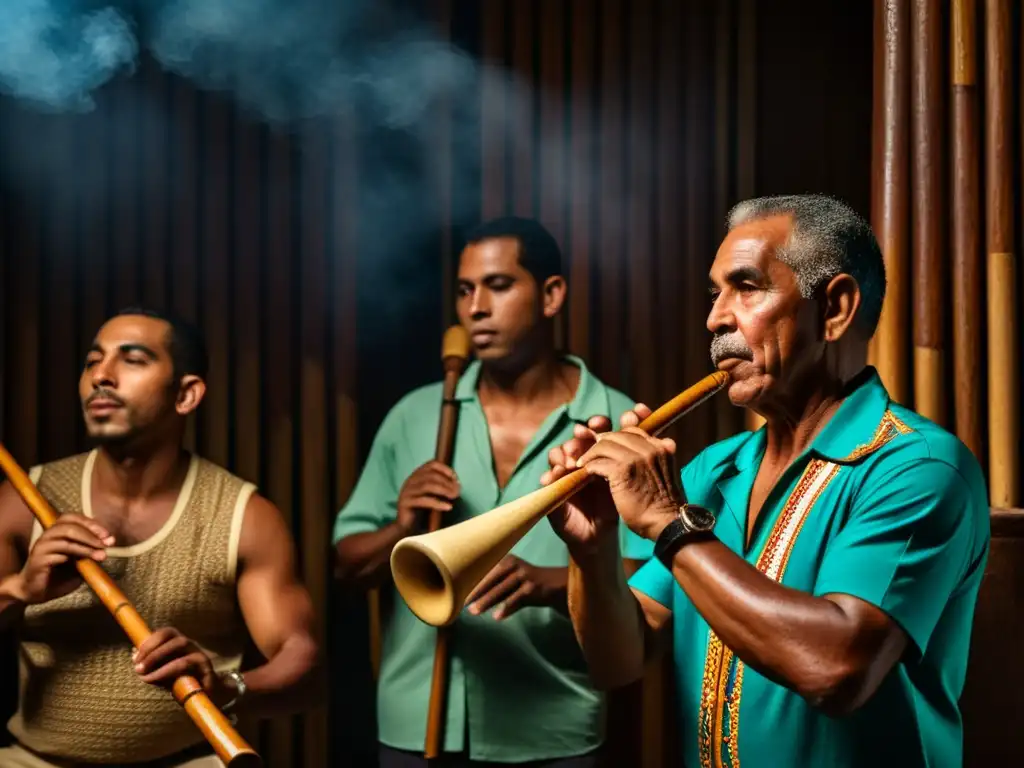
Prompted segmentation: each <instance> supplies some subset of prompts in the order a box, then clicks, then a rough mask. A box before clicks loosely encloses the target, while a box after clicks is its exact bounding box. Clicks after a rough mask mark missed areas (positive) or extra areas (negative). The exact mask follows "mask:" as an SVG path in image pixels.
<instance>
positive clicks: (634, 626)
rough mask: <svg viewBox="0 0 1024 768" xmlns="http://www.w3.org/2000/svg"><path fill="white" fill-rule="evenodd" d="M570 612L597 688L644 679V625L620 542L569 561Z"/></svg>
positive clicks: (612, 686) (610, 542)
mask: <svg viewBox="0 0 1024 768" xmlns="http://www.w3.org/2000/svg"><path fill="white" fill-rule="evenodd" d="M568 607H569V615H570V617H571V618H572V623H573V627H574V629H575V631H576V638H577V640H578V641H579V644H580V647H581V648H582V649H583V656H584V658H585V659H586V661H587V667H588V668H589V670H590V677H591V679H592V680H593V681H594V683H595V685H597V686H598V687H599V688H603V689H612V688H618V687H621V686H623V685H627V684H629V683H631V682H633V681H634V680H637V679H639V678H640V677H641V676H642V675H643V664H644V635H645V626H644V619H643V615H642V612H641V610H640V606H639V604H638V603H637V599H636V597H635V596H634V595H633V593H632V591H631V590H630V588H629V585H628V584H627V583H626V574H625V571H624V566H623V561H622V560H621V558H620V556H619V547H618V541H617V540H610V541H609V542H607V543H605V544H604V545H602V547H601V549H600V550H599V551H597V552H595V553H593V554H591V555H587V556H586V557H580V558H579V559H578V560H577V559H571V560H570V562H569V575H568Z"/></svg>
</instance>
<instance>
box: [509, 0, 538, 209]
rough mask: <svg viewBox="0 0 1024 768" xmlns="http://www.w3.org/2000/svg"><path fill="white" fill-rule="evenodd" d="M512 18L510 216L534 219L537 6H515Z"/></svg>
mask: <svg viewBox="0 0 1024 768" xmlns="http://www.w3.org/2000/svg"><path fill="white" fill-rule="evenodd" d="M512 7H514V8H515V13H514V14H513V16H512V50H511V55H512V58H511V61H510V62H509V63H510V65H511V68H512V72H513V73H514V75H515V77H516V78H518V80H519V81H520V83H521V87H519V88H517V89H516V90H515V91H514V93H513V96H512V98H511V99H510V101H509V103H508V105H507V112H506V117H507V119H508V131H509V136H508V141H509V142H510V147H509V149H510V150H511V157H510V161H511V168H510V170H511V171H512V212H513V213H514V214H515V215H516V216H529V217H534V216H536V215H537V205H536V195H535V194H534V189H535V185H536V182H535V179H534V161H535V158H534V150H535V148H536V146H537V144H536V141H535V138H536V137H535V131H536V126H537V117H538V115H537V112H538V109H537V104H536V103H535V99H536V92H535V90H534V83H535V81H536V78H535V72H534V70H535V67H534V60H535V57H534V45H535V43H536V40H537V35H536V24H535V23H534V22H535V16H536V13H537V6H536V4H535V3H533V2H525V3H514V4H513V6H512Z"/></svg>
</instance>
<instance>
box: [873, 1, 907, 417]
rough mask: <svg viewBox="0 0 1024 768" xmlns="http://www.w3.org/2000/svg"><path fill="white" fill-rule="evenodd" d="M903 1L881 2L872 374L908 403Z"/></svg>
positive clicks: (905, 77) (905, 12) (905, 81)
mask: <svg viewBox="0 0 1024 768" xmlns="http://www.w3.org/2000/svg"><path fill="white" fill-rule="evenodd" d="M909 11H910V4H909V0H886V3H885V64H884V67H885V71H884V81H883V100H884V101H883V108H884V115H885V133H884V139H883V147H882V153H883V160H882V181H881V185H882V188H881V191H880V194H881V200H880V201H879V205H880V206H881V208H880V214H881V217H882V218H881V221H880V231H879V233H878V235H879V242H880V244H881V246H882V252H883V254H884V255H885V270H886V279H887V281H888V287H887V289H886V296H885V304H884V306H883V308H882V318H881V320H880V322H879V325H878V346H877V350H876V351H877V355H878V372H879V375H880V376H881V378H882V382H883V383H884V384H885V386H886V388H887V389H888V391H889V395H890V396H891V397H892V398H893V399H894V400H896V401H897V402H900V403H908V402H909V398H910V388H909V385H910V382H909V376H908V371H907V362H908V355H907V346H908V343H907V334H906V330H905V329H906V328H907V327H908V322H909V317H908V314H909V313H908V302H907V293H908V291H907V289H908V280H907V277H908V272H909V256H910V251H909V241H908V226H909V221H908V215H909V194H908V193H909V187H908V183H907V182H908V165H909V163H908V160H909V158H908V153H907V150H908V148H909V140H910V121H909V119H908V115H907V110H908V106H909V86H910V81H909V66H908V65H909V57H910V23H909V22H910V13H909Z"/></svg>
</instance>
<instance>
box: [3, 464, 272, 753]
mask: <svg viewBox="0 0 1024 768" xmlns="http://www.w3.org/2000/svg"><path fill="white" fill-rule="evenodd" d="M0 469H2V470H3V472H4V474H6V475H7V479H8V480H9V481H10V483H11V486H12V487H13V488H14V489H15V490H16V491H17V492H18V494H19V495H20V496H21V498H22V499H24V500H25V504H26V505H28V508H29V509H31V510H32V513H33V514H34V515H35V516H36V518H37V519H38V520H39V523H40V524H41V525H42V526H43V528H44V529H45V528H49V527H50V526H52V525H53V524H54V523H55V522H57V518H58V515H57V513H56V512H55V511H54V510H53V507H51V506H50V504H49V502H48V501H47V500H46V498H45V497H44V496H43V494H42V493H40V492H39V489H38V488H36V486H35V485H34V484H33V483H32V481H31V480H30V479H29V477H28V475H27V474H25V471H24V470H23V469H22V468H21V467H20V466H19V465H18V463H17V462H16V461H15V460H14V457H13V456H11V454H10V453H9V452H8V451H7V449H6V448H5V447H4V446H3V445H2V444H0ZM75 567H76V568H78V572H79V573H80V574H81V575H82V578H83V579H84V580H85V583H86V584H88V585H89V587H90V588H91V589H92V591H93V592H95V593H96V596H97V597H98V598H99V599H100V602H102V603H103V605H104V606H106V608H107V610H108V611H110V613H111V614H112V615H113V616H114V619H116V620H117V623H118V624H120V625H121V628H122V629H123V630H124V631H125V634H127V635H128V637H129V639H130V640H131V641H132V645H133V646H134V647H136V648H138V647H139V646H140V645H142V643H143V642H144V641H145V640H146V638H148V637H149V636H150V635H151V634H152V631H151V630H150V628H149V627H148V626H147V625H146V622H145V621H144V620H143V619H142V617H141V616H140V615H139V614H138V612H137V611H136V610H135V608H134V606H132V604H131V603H130V602H129V601H128V598H127V597H125V595H124V593H123V592H122V591H121V590H120V588H119V587H118V586H117V584H115V583H114V581H113V580H112V579H111V578H110V577H109V576H108V575H107V573H106V571H104V570H103V569H102V568H101V567H100V565H99V563H97V562H95V561H94V560H87V559H80V560H78V561H76V563H75ZM173 692H174V699H175V700H176V701H177V702H178V703H179V704H180V705H181V706H182V707H183V708H184V710H185V712H186V713H187V714H188V716H189V717H190V718H192V722H194V723H195V724H196V726H197V727H198V728H199V730H200V731H201V732H202V734H203V736H204V737H205V738H206V740H207V741H208V742H210V745H211V746H212V747H213V749H214V751H215V752H216V753H217V757H219V758H220V759H221V760H222V761H223V762H224V764H225V765H227V766H229V768H259V767H260V766H262V765H263V762H262V761H261V760H260V757H259V755H258V754H256V752H255V751H254V750H253V748H252V747H250V746H249V745H248V744H247V743H246V742H245V740H244V739H243V738H242V737H241V736H240V735H239V734H238V732H237V731H236V730H235V729H234V727H233V726H232V725H231V723H230V722H229V721H228V719H227V718H226V717H225V716H224V713H223V712H221V711H220V710H219V709H217V707H216V705H214V703H213V702H212V701H210V698H209V696H207V695H206V692H205V691H204V690H203V687H202V685H200V684H199V681H198V680H196V679H195V678H194V677H191V676H189V675H182V676H181V677H179V678H178V679H177V680H175V681H174V687H173Z"/></svg>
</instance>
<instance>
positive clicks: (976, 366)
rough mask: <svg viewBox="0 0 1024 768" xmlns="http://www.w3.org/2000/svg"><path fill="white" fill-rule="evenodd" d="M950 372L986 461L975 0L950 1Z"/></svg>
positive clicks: (967, 429)
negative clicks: (983, 416)
mask: <svg viewBox="0 0 1024 768" xmlns="http://www.w3.org/2000/svg"><path fill="white" fill-rule="evenodd" d="M951 22H952V23H951V26H952V41H951V52H952V72H951V76H952V80H953V130H952V144H953V148H952V149H953V169H952V179H953V182H952V183H953V190H952V200H953V367H954V369H955V371H956V381H955V385H954V402H955V405H956V433H957V436H959V438H960V439H961V440H963V442H964V443H965V444H966V445H967V447H968V448H970V449H971V451H973V452H974V455H975V456H977V457H978V460H979V461H984V444H983V437H982V422H981V371H982V364H983V361H982V350H983V347H982V335H981V318H982V305H981V243H980V229H979V225H980V223H979V217H980V213H979V203H978V192H979V190H978V184H979V182H978V171H979V168H978V165H979V158H978V104H977V99H978V94H977V60H976V59H977V51H976V45H975V34H976V28H977V27H976V24H977V9H976V6H975V3H974V0H953V4H952V19H951Z"/></svg>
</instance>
